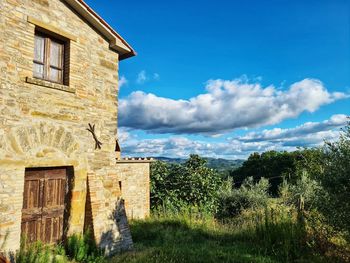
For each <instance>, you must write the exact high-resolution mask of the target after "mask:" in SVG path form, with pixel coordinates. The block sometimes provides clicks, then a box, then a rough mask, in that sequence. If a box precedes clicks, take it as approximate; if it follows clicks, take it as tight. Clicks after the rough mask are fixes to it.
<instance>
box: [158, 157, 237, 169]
mask: <svg viewBox="0 0 350 263" xmlns="http://www.w3.org/2000/svg"><path fill="white" fill-rule="evenodd" d="M154 159H157V160H159V161H163V162H167V163H179V164H181V163H184V162H185V161H186V159H182V158H169V157H154ZM204 159H205V160H206V161H207V164H208V167H210V168H212V169H216V170H218V171H227V170H233V169H236V168H238V167H240V166H241V165H242V163H243V162H244V160H227V159H222V158H209V157H204Z"/></svg>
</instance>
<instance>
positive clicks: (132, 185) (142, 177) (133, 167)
mask: <svg viewBox="0 0 350 263" xmlns="http://www.w3.org/2000/svg"><path fill="white" fill-rule="evenodd" d="M151 161H152V160H147V159H144V160H142V159H140V158H138V159H122V160H118V161H117V164H118V165H117V173H118V175H119V178H120V181H121V196H122V198H123V199H124V200H125V209H126V214H127V216H128V218H130V219H144V218H146V217H148V216H149V213H150V162H151Z"/></svg>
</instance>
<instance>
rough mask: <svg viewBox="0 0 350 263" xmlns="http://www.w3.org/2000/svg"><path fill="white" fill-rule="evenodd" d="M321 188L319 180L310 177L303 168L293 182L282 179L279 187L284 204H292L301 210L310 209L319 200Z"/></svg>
mask: <svg viewBox="0 0 350 263" xmlns="http://www.w3.org/2000/svg"><path fill="white" fill-rule="evenodd" d="M321 194H323V189H322V187H321V185H320V183H319V182H317V181H316V180H314V179H311V178H310V176H309V174H308V172H306V171H305V170H304V171H303V172H302V174H301V176H300V177H299V178H298V179H297V181H296V183H295V184H291V183H289V182H288V181H287V180H284V181H283V183H282V185H281V187H280V197H281V199H282V201H283V202H284V203H285V204H286V205H293V206H295V207H296V208H299V209H301V210H304V209H305V210H311V209H313V208H315V207H317V205H318V204H319V202H320V198H319V196H320V195H321Z"/></svg>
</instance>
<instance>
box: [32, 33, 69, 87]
mask: <svg viewBox="0 0 350 263" xmlns="http://www.w3.org/2000/svg"><path fill="white" fill-rule="evenodd" d="M55 35H56V34H49V33H46V32H42V31H38V30H35V33H34V57H33V77H34V78H36V79H41V80H45V81H49V82H52V83H58V84H61V85H67V86H68V80H69V77H68V74H69V41H67V40H66V39H63V38H62V37H56V36H55ZM37 37H41V38H43V39H44V41H43V43H44V47H43V61H39V60H37V59H36V57H35V51H36V48H37V47H36V38H37ZM52 42H54V43H57V44H59V45H61V52H60V54H59V61H60V63H59V64H60V66H56V65H51V47H52ZM35 65H41V66H42V67H43V73H42V76H43V77H40V76H36V75H35V69H34V66H35ZM51 69H53V70H57V71H58V72H59V73H58V74H60V77H58V80H57V81H56V80H53V79H52V78H51Z"/></svg>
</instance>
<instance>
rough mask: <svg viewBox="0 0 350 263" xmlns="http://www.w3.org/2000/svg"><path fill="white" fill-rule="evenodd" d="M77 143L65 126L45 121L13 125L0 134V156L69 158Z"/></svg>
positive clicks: (76, 147) (7, 157)
mask: <svg viewBox="0 0 350 263" xmlns="http://www.w3.org/2000/svg"><path fill="white" fill-rule="evenodd" d="M78 150H79V143H78V142H77V141H76V139H75V137H74V135H73V134H72V133H71V132H70V131H68V130H67V129H66V128H65V127H62V126H60V125H54V124H51V123H47V122H40V123H37V124H30V125H25V126H24V125H22V126H19V127H14V128H12V129H10V130H9V131H8V132H3V133H2V134H0V157H3V158H6V159H28V158H43V157H56V158H59V157H65V158H70V157H71V155H73V154H74V153H75V152H76V151H78Z"/></svg>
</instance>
